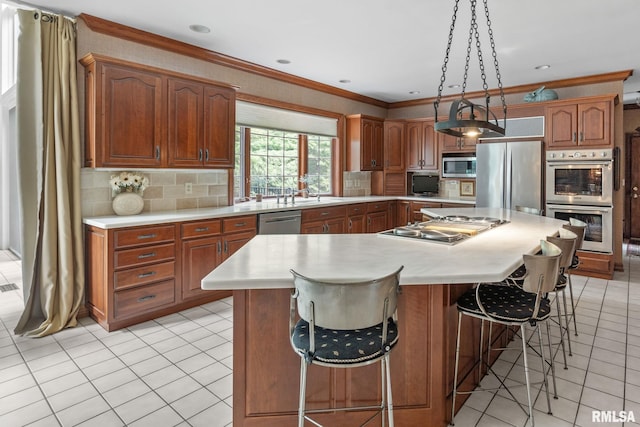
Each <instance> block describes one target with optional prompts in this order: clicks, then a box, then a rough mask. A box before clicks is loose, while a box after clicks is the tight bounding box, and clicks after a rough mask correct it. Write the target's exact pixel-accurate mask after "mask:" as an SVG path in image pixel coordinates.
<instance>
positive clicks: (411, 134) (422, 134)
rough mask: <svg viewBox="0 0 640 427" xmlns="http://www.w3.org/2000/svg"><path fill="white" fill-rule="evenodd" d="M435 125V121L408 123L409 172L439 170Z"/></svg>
mask: <svg viewBox="0 0 640 427" xmlns="http://www.w3.org/2000/svg"><path fill="white" fill-rule="evenodd" d="M433 125H434V121H433V120H410V121H407V124H406V134H407V138H406V139H407V144H406V147H407V155H406V158H407V170H421V169H422V170H437V169H438V144H437V141H436V134H435V130H434V128H433Z"/></svg>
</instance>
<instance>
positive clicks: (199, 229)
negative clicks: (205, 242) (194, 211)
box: [196, 227, 209, 233]
mask: <svg viewBox="0 0 640 427" xmlns="http://www.w3.org/2000/svg"><path fill="white" fill-rule="evenodd" d="M196 231H197V232H199V233H201V232H203V231H209V227H198V228H196Z"/></svg>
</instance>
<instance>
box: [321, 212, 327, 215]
mask: <svg viewBox="0 0 640 427" xmlns="http://www.w3.org/2000/svg"><path fill="white" fill-rule="evenodd" d="M320 215H321V216H327V215H329V212H320Z"/></svg>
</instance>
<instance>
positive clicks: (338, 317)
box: [289, 267, 403, 427]
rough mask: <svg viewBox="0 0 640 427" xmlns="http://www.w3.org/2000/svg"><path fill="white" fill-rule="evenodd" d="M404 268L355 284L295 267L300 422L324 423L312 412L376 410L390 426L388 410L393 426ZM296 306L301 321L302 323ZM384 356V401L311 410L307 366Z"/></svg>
mask: <svg viewBox="0 0 640 427" xmlns="http://www.w3.org/2000/svg"><path fill="white" fill-rule="evenodd" d="M402 269H403V267H400V268H399V269H398V270H396V271H395V272H394V273H392V274H389V275H387V276H384V277H381V278H378V279H374V280H369V281H364V282H351V283H336V282H326V281H319V280H314V279H310V278H308V277H305V276H303V275H301V274H299V273H297V272H295V271H294V270H291V273H292V274H293V278H294V280H293V281H294V285H295V289H294V291H293V292H292V294H291V299H290V306H289V329H290V338H291V345H292V346H293V350H294V351H295V352H296V353H297V354H298V355H299V356H300V401H299V408H298V426H299V427H303V426H304V422H305V420H309V421H310V422H312V423H313V424H315V425H318V426H320V424H318V423H317V422H316V421H315V420H313V419H312V418H311V417H309V416H308V415H307V414H312V413H323V412H334V411H353V410H373V409H375V410H376V413H374V414H373V415H372V416H371V417H370V418H369V419H368V420H367V422H365V424H367V423H368V422H369V421H371V420H372V419H373V418H375V417H376V416H377V415H378V414H380V416H381V419H382V426H385V414H384V413H385V410H386V411H387V416H388V422H389V426H391V427H393V399H392V394H391V374H390V367H389V353H390V351H391V350H392V349H393V347H394V346H395V345H396V344H397V342H398V325H397V319H396V307H397V303H398V294H399V293H400V284H399V283H400V271H402ZM296 306H297V312H298V315H299V316H300V320H298V321H297V322H296ZM376 361H380V365H381V394H382V397H381V402H380V405H377V406H360V407H346V408H326V409H314V410H306V408H305V399H306V397H305V395H306V383H307V368H308V366H309V365H310V364H316V365H320V366H327V367H331V368H353V367H358V366H365V365H369V364H372V363H374V362H376Z"/></svg>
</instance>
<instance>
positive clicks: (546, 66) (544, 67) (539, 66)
mask: <svg viewBox="0 0 640 427" xmlns="http://www.w3.org/2000/svg"><path fill="white" fill-rule="evenodd" d="M547 68H551V65H547V64H545V65H538V66H537V67H536V70H546V69H547Z"/></svg>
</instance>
